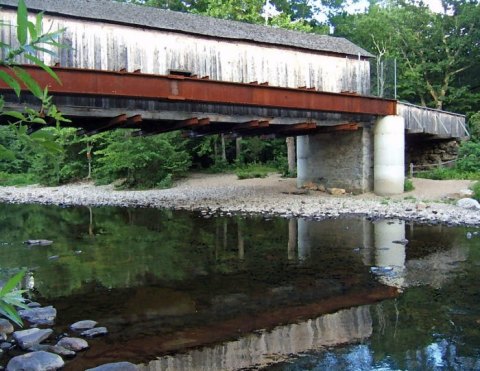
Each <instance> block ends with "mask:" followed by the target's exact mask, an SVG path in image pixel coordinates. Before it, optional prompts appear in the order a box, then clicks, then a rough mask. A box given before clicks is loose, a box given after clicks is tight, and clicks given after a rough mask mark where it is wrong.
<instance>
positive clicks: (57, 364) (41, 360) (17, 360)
mask: <svg viewBox="0 0 480 371" xmlns="http://www.w3.org/2000/svg"><path fill="white" fill-rule="evenodd" d="M64 364H65V362H63V359H62V357H60V356H59V355H57V354H53V353H48V352H44V351H40V352H32V353H27V354H23V355H21V356H17V357H13V358H12V359H11V360H10V362H8V365H7V371H18V370H28V371H45V370H58V369H59V368H62V367H63V365H64Z"/></svg>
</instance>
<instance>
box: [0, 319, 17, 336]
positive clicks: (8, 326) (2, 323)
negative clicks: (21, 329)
mask: <svg viewBox="0 0 480 371" xmlns="http://www.w3.org/2000/svg"><path fill="white" fill-rule="evenodd" d="M14 330H15V329H14V328H13V325H12V323H11V322H10V321H9V320H6V319H3V318H0V334H6V335H8V334H11V333H12V332H13V331H14Z"/></svg>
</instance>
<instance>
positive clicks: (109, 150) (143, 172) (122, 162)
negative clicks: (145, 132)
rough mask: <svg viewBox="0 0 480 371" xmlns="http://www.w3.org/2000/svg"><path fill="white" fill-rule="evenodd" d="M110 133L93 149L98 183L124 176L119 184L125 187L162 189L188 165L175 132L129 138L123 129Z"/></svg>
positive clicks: (178, 136) (188, 161)
mask: <svg viewBox="0 0 480 371" xmlns="http://www.w3.org/2000/svg"><path fill="white" fill-rule="evenodd" d="M113 135H114V137H113V138H110V139H109V142H108V143H107V144H106V145H105V147H104V148H103V149H101V150H98V151H96V152H95V155H96V156H98V159H97V161H96V169H94V177H95V178H96V180H97V182H98V183H103V184H106V183H111V182H113V181H114V180H117V179H121V178H125V181H124V183H123V186H124V187H128V188H149V187H162V188H165V187H169V186H170V185H171V183H172V180H173V179H174V178H176V177H179V176H181V175H183V174H184V173H185V172H186V171H187V170H188V168H189V167H190V164H191V158H190V155H189V154H188V153H187V152H186V151H185V150H183V148H184V143H185V141H184V139H182V138H181V137H180V135H179V133H178V132H173V133H167V134H160V135H154V136H151V137H131V136H130V135H129V133H128V132H125V131H123V132H118V133H114V134H113Z"/></svg>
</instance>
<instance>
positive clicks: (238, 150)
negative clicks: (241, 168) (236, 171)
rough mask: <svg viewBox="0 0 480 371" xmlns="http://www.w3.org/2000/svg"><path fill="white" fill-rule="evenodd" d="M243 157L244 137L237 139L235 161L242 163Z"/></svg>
mask: <svg viewBox="0 0 480 371" xmlns="http://www.w3.org/2000/svg"><path fill="white" fill-rule="evenodd" d="M241 156H242V137H237V138H236V139H235V159H236V160H237V162H240V159H241Z"/></svg>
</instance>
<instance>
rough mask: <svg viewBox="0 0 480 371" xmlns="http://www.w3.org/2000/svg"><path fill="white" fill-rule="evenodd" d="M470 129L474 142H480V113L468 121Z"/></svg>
mask: <svg viewBox="0 0 480 371" xmlns="http://www.w3.org/2000/svg"><path fill="white" fill-rule="evenodd" d="M468 129H469V132H470V136H471V138H472V140H474V141H476V142H480V111H478V112H477V113H475V114H473V115H472V116H471V117H470V119H469V120H468Z"/></svg>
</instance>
